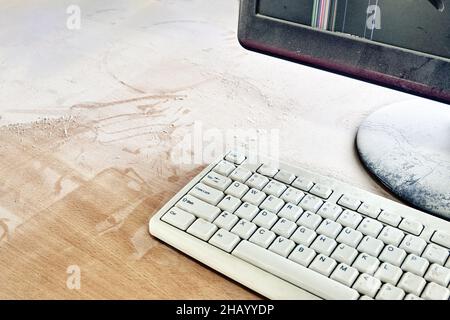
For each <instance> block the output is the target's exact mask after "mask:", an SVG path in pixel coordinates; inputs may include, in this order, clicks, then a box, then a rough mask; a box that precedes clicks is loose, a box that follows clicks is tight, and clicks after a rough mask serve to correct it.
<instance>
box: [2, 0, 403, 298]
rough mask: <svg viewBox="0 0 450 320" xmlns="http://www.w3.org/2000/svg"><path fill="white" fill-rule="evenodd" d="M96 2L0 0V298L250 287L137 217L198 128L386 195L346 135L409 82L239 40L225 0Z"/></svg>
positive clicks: (205, 294)
mask: <svg viewBox="0 0 450 320" xmlns="http://www.w3.org/2000/svg"><path fill="white" fill-rule="evenodd" d="M108 3H109V4H105V2H104V1H87V0H86V1H79V6H80V9H81V25H80V26H81V28H80V29H77V30H71V29H67V27H66V20H67V18H68V16H69V15H68V14H67V13H66V9H67V8H66V7H64V5H63V4H61V3H60V2H58V1H53V3H51V2H46V4H31V3H16V2H9V3H8V4H6V3H5V4H2V5H1V9H2V10H0V23H2V24H4V25H8V28H0V92H1V94H0V125H1V128H0V268H1V272H0V298H32V299H38V298H50V299H54V298H63V299H66V298H67V299H72V298H73V299H76V298H83V299H84V298H99V299H116V298H117V299H131V298H139V299H153V298H162V299H166V298H182V299H184V298H185V299H196V298H198V299H203V298H207V299H213V298H214V299H248V298H258V296H257V295H255V294H254V293H252V292H251V291H249V290H247V289H245V288H243V287H242V286H240V285H238V284H236V283H234V282H232V281H230V280H228V279H226V278H224V277H222V276H221V275H220V274H218V273H216V272H215V271H213V270H210V269H208V268H207V267H205V266H203V265H201V264H199V263H197V262H195V261H194V260H192V259H191V258H189V257H188V256H186V255H184V254H182V253H180V252H178V251H176V250H174V249H172V248H171V247H169V246H167V245H165V244H164V243H162V242H160V241H158V240H157V239H155V238H153V237H152V236H150V235H149V233H148V220H149V218H150V217H151V216H152V215H153V214H154V213H155V212H156V211H157V210H158V209H159V208H160V207H161V206H162V205H163V204H164V203H165V202H166V201H167V200H168V199H170V198H171V197H172V196H173V195H174V194H175V193H176V192H177V191H178V190H179V189H181V187H182V186H183V185H184V184H186V183H187V182H188V181H189V180H190V179H191V178H192V177H193V176H195V175H196V174H197V173H198V172H200V170H201V169H202V168H203V167H204V164H202V163H200V162H198V161H197V162H191V163H188V162H186V161H184V162H186V163H180V161H179V160H180V159H181V158H180V154H184V155H185V156H186V152H189V150H191V149H194V148H195V147H198V141H199V140H198V139H199V137H200V140H202V141H203V142H202V143H201V144H200V146H201V147H200V150H202V149H206V148H211V142H209V141H208V135H209V134H211V133H214V134H216V135H217V134H219V135H223V137H224V139H223V140H226V139H225V137H226V136H228V137H229V136H231V137H232V139H233V141H236V144H237V145H240V146H246V145H247V146H248V144H249V143H250V142H249V141H248V140H246V135H245V132H244V131H242V130H241V129H250V130H253V131H252V132H256V133H257V136H256V139H257V140H261V139H266V138H267V137H272V138H273V140H271V141H272V142H271V147H272V149H271V152H276V153H278V154H279V156H280V157H281V158H282V159H284V160H287V161H290V162H293V163H298V164H300V165H302V166H304V167H306V168H307V169H311V170H314V171H319V172H322V173H324V174H327V175H330V176H332V177H335V178H338V179H340V180H343V181H345V182H350V183H352V184H354V185H356V186H360V187H363V188H365V189H367V190H369V191H373V192H376V193H378V194H383V195H385V196H389V195H387V194H386V193H385V192H384V191H383V190H382V189H381V188H380V187H379V186H378V185H377V184H376V183H375V182H374V181H373V180H372V179H371V178H370V177H369V176H368V174H367V173H366V172H365V171H364V170H363V168H362V166H361V164H360V163H359V161H358V158H357V155H356V152H355V150H354V135H355V132H356V129H357V127H358V124H359V123H360V122H361V121H362V120H363V119H364V117H365V116H367V115H368V114H369V113H370V112H372V111H373V110H376V109H378V108H380V107H382V106H384V105H386V104H389V103H393V102H397V101H402V100H407V99H411V97H410V96H408V95H405V94H401V93H398V92H394V91H391V90H388V89H383V88H379V87H376V86H373V85H368V84H365V83H362V82H359V81H355V80H351V79H347V78H344V77H340V76H337V75H333V74H329V73H326V72H322V71H318V70H314V69H311V68H307V67H303V66H299V65H295V64H292V63H289V62H286V61H281V60H277V59H273V58H270V57H266V56H263V55H258V54H255V53H250V52H247V51H245V50H244V49H242V48H241V47H240V46H239V44H238V42H237V40H236V23H237V14H238V1H237V0H234V1H230V0H209V1H203V0H191V1H156V0H155V1H139V0H136V1H132V2H129V3H128V2H127V4H126V3H125V2H123V1H118V0H116V1H110V2H108ZM243 132H244V133H243ZM202 138H203V139H202ZM192 141H196V143H197V144H196V145H195V146H193V145H191V146H190V142H192ZM228 142H230V140H228ZM217 147H218V148H219V149H221V148H222V145H220V144H218V145H217ZM180 151H184V152H185V153H180ZM183 159H184V158H183ZM74 266H75V267H74ZM72 268H79V270H80V272H81V273H80V285H81V287H80V289H79V290H78V289H76V288H75V289H73V287H71V286H70V285H69V286H68V285H67V280H68V278H70V277H71V275H69V274H68V273H67V272H68V271H69V272H70V271H71V270H72ZM71 288H72V289H71Z"/></svg>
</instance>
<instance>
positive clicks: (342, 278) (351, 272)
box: [331, 263, 359, 287]
mask: <svg viewBox="0 0 450 320" xmlns="http://www.w3.org/2000/svg"><path fill="white" fill-rule="evenodd" d="M358 275H359V272H358V270H356V269H355V268H353V267H350V266H349V265H347V264H345V263H340V264H339V265H338V266H337V267H336V269H335V270H334V272H333V274H332V275H331V279H333V280H336V281H338V282H340V283H342V284H343V285H346V286H347V287H351V286H352V285H353V283H354V282H355V280H356V278H357V277H358Z"/></svg>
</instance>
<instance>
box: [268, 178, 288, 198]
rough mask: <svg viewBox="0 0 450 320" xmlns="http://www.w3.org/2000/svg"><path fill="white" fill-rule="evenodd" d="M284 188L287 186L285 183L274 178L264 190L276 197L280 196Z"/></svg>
mask: <svg viewBox="0 0 450 320" xmlns="http://www.w3.org/2000/svg"><path fill="white" fill-rule="evenodd" d="M284 190H286V186H285V185H284V184H282V183H280V182H278V181H275V180H272V181H270V182H269V183H268V184H267V185H266V186H265V187H264V189H263V192H265V193H266V194H270V195H272V196H275V197H280V196H281V194H282V193H283V192H284Z"/></svg>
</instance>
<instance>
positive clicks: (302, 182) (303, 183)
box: [292, 177, 314, 191]
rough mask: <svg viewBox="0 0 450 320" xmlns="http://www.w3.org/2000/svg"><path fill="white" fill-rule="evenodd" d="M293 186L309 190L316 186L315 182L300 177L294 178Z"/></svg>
mask: <svg viewBox="0 0 450 320" xmlns="http://www.w3.org/2000/svg"><path fill="white" fill-rule="evenodd" d="M292 186H293V187H295V188H298V189H301V190H303V191H309V190H311V188H312V187H313V186H314V182H312V181H311V180H309V179H306V178H302V177H298V178H297V179H295V180H294V182H293V183H292Z"/></svg>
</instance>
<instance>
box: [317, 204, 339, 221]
mask: <svg viewBox="0 0 450 320" xmlns="http://www.w3.org/2000/svg"><path fill="white" fill-rule="evenodd" d="M341 213H342V208H341V207H339V206H338V205H337V204H334V203H331V202H325V203H324V204H323V205H322V207H320V209H319V211H318V212H317V214H318V215H320V216H321V217H322V218H324V219H330V220H333V221H336V219H337V218H338V217H339V215H340V214H341Z"/></svg>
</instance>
